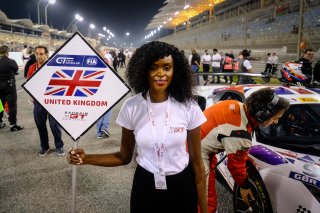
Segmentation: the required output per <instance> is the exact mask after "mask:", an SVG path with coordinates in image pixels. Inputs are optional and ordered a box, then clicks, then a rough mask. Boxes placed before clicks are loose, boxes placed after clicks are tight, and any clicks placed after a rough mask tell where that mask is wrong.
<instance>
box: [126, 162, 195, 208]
mask: <svg viewBox="0 0 320 213" xmlns="http://www.w3.org/2000/svg"><path fill="white" fill-rule="evenodd" d="M166 182H167V190H160V189H156V188H155V183H154V175H153V173H150V172H148V171H147V170H145V169H144V168H142V167H141V166H139V165H138V166H137V169H136V172H135V175H134V179H133V185H132V191H131V201H130V212H131V213H150V212H153V213H164V212H165V213H171V212H172V213H177V212H183V213H197V211H198V198H197V189H196V184H195V180H194V175H193V171H192V168H191V166H190V165H189V166H188V167H186V168H185V169H184V170H183V171H182V172H180V173H178V174H176V175H170V176H166Z"/></svg>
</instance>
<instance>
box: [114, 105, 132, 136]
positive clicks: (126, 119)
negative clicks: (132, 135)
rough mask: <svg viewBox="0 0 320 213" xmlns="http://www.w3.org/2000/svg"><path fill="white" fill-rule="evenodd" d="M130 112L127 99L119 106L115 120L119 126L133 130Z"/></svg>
mask: <svg viewBox="0 0 320 213" xmlns="http://www.w3.org/2000/svg"><path fill="white" fill-rule="evenodd" d="M131 117H132V113H130V107H129V106H128V103H127V101H126V102H124V104H123V105H122V107H121V110H120V112H119V114H118V118H117V120H116V122H117V124H119V125H120V126H122V127H124V128H126V129H129V130H133V125H132V118H131Z"/></svg>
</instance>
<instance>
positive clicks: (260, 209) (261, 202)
mask: <svg viewBox="0 0 320 213" xmlns="http://www.w3.org/2000/svg"><path fill="white" fill-rule="evenodd" d="M247 174H248V180H249V182H250V189H251V190H252V193H253V195H254V197H255V200H254V201H252V202H250V206H249V207H248V206H247V205H246V204H245V203H244V201H243V199H242V197H241V195H240V187H239V186H238V185H237V184H234V188H233V209H234V212H236V213H240V212H254V213H271V212H273V211H272V206H271V202H270V199H269V195H268V191H267V188H266V186H265V185H264V183H263V180H262V178H261V177H260V175H259V172H258V171H257V170H256V168H255V167H254V166H253V165H252V164H250V163H248V164H247Z"/></svg>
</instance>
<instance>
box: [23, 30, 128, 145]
mask: <svg viewBox="0 0 320 213" xmlns="http://www.w3.org/2000/svg"><path fill="white" fill-rule="evenodd" d="M22 86H23V88H24V89H25V90H26V91H27V92H28V93H29V94H30V95H31V96H32V97H33V99H34V100H35V101H38V102H39V103H40V104H41V105H42V106H43V107H44V108H45V109H46V110H47V111H48V112H49V113H50V114H51V115H52V116H53V117H54V118H55V119H56V120H57V121H58V123H59V124H60V125H61V127H62V128H63V129H64V130H65V131H66V132H67V133H68V134H69V135H70V136H71V137H72V139H73V140H77V139H78V138H79V137H81V135H83V134H84V133H85V132H86V131H87V130H88V129H89V128H90V127H91V126H92V125H93V124H94V123H95V122H96V121H97V120H98V119H99V118H100V117H102V116H103V115H104V114H105V113H107V112H108V111H109V110H110V109H111V108H112V107H113V106H114V105H115V104H117V103H118V102H119V101H120V100H121V99H122V98H123V97H124V96H125V95H126V94H127V93H128V92H130V88H129V87H128V86H127V85H126V84H125V83H124V81H123V80H122V79H121V78H120V77H119V76H118V75H117V74H116V73H115V72H114V71H113V70H112V69H111V67H110V66H109V65H108V64H107V63H106V62H105V61H104V59H103V58H101V57H100V56H99V55H98V54H97V53H96V52H95V51H94V50H93V49H92V47H91V46H90V45H89V44H88V43H87V41H86V40H85V39H84V38H83V37H82V36H81V34H80V33H78V32H76V33H74V35H73V36H72V37H71V38H70V39H69V40H68V41H66V43H64V45H63V46H62V47H61V48H60V49H59V50H58V51H56V52H55V53H54V54H53V55H52V56H51V57H50V58H49V60H48V61H47V62H46V63H45V64H44V65H43V66H41V67H40V69H38V70H37V72H35V73H34V75H33V76H32V77H31V78H30V79H29V80H28V81H27V82H26V83H24V84H23V85H22Z"/></svg>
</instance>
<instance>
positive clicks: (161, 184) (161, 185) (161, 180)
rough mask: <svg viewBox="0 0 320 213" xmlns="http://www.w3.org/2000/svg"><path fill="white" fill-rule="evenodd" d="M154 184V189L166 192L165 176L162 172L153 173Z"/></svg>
mask: <svg viewBox="0 0 320 213" xmlns="http://www.w3.org/2000/svg"><path fill="white" fill-rule="evenodd" d="M154 183H155V186H156V189H162V190H167V182H166V175H165V173H164V172H157V173H154Z"/></svg>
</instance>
